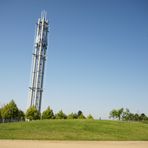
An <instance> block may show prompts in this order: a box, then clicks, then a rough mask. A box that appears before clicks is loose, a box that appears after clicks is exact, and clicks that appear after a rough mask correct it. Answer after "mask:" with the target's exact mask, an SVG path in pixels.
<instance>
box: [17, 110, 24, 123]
mask: <svg viewBox="0 0 148 148" xmlns="http://www.w3.org/2000/svg"><path fill="white" fill-rule="evenodd" d="M18 118H19V121H25V114H24V112H23V111H22V110H19V115H18Z"/></svg>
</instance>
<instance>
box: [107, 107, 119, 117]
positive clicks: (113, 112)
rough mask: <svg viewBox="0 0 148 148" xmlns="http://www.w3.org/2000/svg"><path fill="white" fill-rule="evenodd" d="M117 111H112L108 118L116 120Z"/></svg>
mask: <svg viewBox="0 0 148 148" xmlns="http://www.w3.org/2000/svg"><path fill="white" fill-rule="evenodd" d="M117 114H118V113H117V110H116V109H113V110H112V111H111V112H110V114H109V118H113V119H116V118H117Z"/></svg>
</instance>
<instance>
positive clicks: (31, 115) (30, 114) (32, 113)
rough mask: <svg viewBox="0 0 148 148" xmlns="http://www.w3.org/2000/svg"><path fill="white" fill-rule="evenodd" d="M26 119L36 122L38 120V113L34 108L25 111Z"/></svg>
mask: <svg viewBox="0 0 148 148" xmlns="http://www.w3.org/2000/svg"><path fill="white" fill-rule="evenodd" d="M26 119H28V120H37V119H40V113H39V111H38V110H37V109H36V107H35V106H31V107H29V108H28V109H27V112H26Z"/></svg>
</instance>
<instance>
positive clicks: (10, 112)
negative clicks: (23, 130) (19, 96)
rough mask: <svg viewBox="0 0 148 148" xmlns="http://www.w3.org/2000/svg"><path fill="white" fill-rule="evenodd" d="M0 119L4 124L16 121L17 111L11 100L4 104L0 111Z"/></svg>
mask: <svg viewBox="0 0 148 148" xmlns="http://www.w3.org/2000/svg"><path fill="white" fill-rule="evenodd" d="M1 114H2V118H3V121H4V122H8V121H17V120H19V119H18V115H19V110H18V108H17V105H16V104H15V102H14V101H13V100H11V101H10V102H9V103H8V104H6V105H5V106H4V107H3V108H2V110H1Z"/></svg>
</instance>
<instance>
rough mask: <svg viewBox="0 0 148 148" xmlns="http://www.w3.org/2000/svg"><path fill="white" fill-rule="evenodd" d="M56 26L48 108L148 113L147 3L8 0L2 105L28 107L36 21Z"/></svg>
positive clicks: (0, 1) (0, 49)
mask: <svg viewBox="0 0 148 148" xmlns="http://www.w3.org/2000/svg"><path fill="white" fill-rule="evenodd" d="M42 10H46V11H47V13H48V20H49V23H50V32H49V39H48V42H49V46H48V58H47V62H46V72H45V80H44V92H43V101H42V110H44V109H45V108H46V107H47V106H48V105H50V106H51V108H52V109H53V110H54V111H55V112H57V111H59V110H60V109H62V110H63V111H64V112H65V113H67V114H68V113H70V112H77V111H78V110H79V109H80V110H82V111H83V112H84V114H85V115H87V114H89V113H91V114H92V115H94V116H95V117H96V118H99V117H100V116H101V117H102V118H108V114H109V112H110V110H112V109H113V108H120V107H125V108H126V107H127V108H129V109H130V110H131V111H132V112H138V113H142V112H144V113H146V114H147V115H148V1H147V0H38V1H37V0H13V1H11V0H0V68H1V70H0V104H1V105H3V104H5V103H7V102H9V101H10V100H11V99H14V100H15V102H16V103H17V105H18V107H19V108H22V109H23V110H25V109H26V106H27V100H28V87H29V85H30V83H29V82H30V69H31V61H32V59H31V58H32V55H31V54H32V52H33V41H34V32H35V23H36V22H37V19H38V17H40V13H41V11H42Z"/></svg>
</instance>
